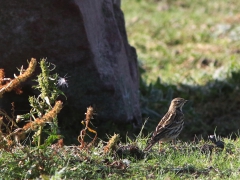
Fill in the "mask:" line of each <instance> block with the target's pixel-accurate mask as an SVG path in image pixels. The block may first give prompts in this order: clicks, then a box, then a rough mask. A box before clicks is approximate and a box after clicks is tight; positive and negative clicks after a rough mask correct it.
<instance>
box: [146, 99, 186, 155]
mask: <svg viewBox="0 0 240 180" xmlns="http://www.w3.org/2000/svg"><path fill="white" fill-rule="evenodd" d="M186 102H187V100H185V99H183V98H175V99H173V100H172V102H171V105H170V107H169V109H168V112H167V113H166V114H165V115H164V116H163V118H162V119H161V121H160V122H159V123H158V125H157V127H156V130H155V131H154V132H153V134H152V137H151V139H149V141H148V143H147V146H146V148H145V149H144V151H149V150H150V149H151V148H152V146H153V145H155V144H156V143H157V142H159V144H161V143H162V142H168V141H171V140H175V139H176V138H177V136H178V135H179V134H180V133H181V131H182V129H183V124H184V121H183V120H184V114H183V112H182V107H183V105H184V104H185V103H186Z"/></svg>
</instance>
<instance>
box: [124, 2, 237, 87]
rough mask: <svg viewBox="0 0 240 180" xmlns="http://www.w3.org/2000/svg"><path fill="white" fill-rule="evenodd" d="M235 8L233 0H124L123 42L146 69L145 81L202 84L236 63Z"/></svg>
mask: <svg viewBox="0 0 240 180" xmlns="http://www.w3.org/2000/svg"><path fill="white" fill-rule="evenodd" d="M239 5H240V2H238V1H236V0H230V1H225V0H220V1H207V0H201V1H190V0H189V1H182V0H176V1H165V0H163V1H158V0H155V1H154V0H149V1H143V0H133V1H127V0H123V1H122V9H123V12H124V14H125V20H126V26H127V32H128V38H129V41H130V44H131V45H133V46H134V47H135V48H136V49H137V53H138V56H139V61H140V62H141V64H142V67H143V68H144V69H145V70H146V73H145V74H144V79H145V80H146V81H147V82H153V81H155V80H156V78H157V77H160V78H161V79H162V81H163V82H165V83H168V84H173V83H174V84H177V83H185V84H191V85H195V84H197V85H199V84H200V85H204V84H205V83H206V82H208V81H209V80H211V79H213V77H212V76H213V74H214V73H215V72H216V70H217V69H218V68H220V67H225V66H226V65H228V63H229V62H230V61H231V60H238V61H239V58H240V54H239V52H238V53H236V52H237V50H239V45H240V41H239V36H240V30H239V28H240V16H239V13H238V12H239V11H238V7H239ZM204 59H206V60H207V61H208V62H207V64H206V65H205V64H203V63H202V60H204Z"/></svg>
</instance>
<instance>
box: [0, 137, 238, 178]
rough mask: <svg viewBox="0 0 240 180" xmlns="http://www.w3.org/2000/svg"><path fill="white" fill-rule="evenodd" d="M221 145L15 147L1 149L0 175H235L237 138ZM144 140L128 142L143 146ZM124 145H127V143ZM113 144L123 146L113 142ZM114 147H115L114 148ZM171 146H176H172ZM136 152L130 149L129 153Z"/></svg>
mask: <svg viewBox="0 0 240 180" xmlns="http://www.w3.org/2000/svg"><path fill="white" fill-rule="evenodd" d="M223 141H224V142H225V148H224V149H221V148H217V147H214V148H213V150H212V152H210V151H205V152H203V151H202V146H203V145H204V144H205V145H206V144H208V145H212V143H211V142H209V141H203V140H201V141H199V142H196V141H194V142H188V143H186V142H181V141H179V142H178V143H177V144H176V146H173V145H171V144H170V143H166V144H163V145H162V147H161V152H160V153H159V152H158V146H157V145H156V146H154V147H153V149H152V150H151V151H150V152H149V153H148V154H145V155H143V156H141V158H136V157H135V156H134V153H132V155H130V154H127V155H124V156H122V157H121V156H118V155H117V153H116V151H111V152H110V153H104V152H103V142H102V141H100V142H99V144H98V145H96V146H95V147H93V148H91V149H89V150H88V151H85V150H80V149H79V146H63V147H57V146H56V145H53V146H51V147H48V148H46V149H41V150H39V149H37V148H30V147H28V146H25V147H23V146H20V147H15V148H14V150H12V151H4V150H1V151H0V153H1V156H0V162H1V170H0V172H1V173H0V178H3V179H36V178H43V179H239V178H240V171H239V167H240V160H239V158H238V157H239V156H240V148H239V147H240V141H239V139H238V140H235V141H234V140H231V139H228V138H225V139H223ZM145 144H146V139H141V138H138V139H137V141H136V142H130V145H132V146H133V145H134V146H135V147H139V148H140V150H138V152H141V149H143V147H144V145H145ZM128 145H129V144H128ZM119 146H123V144H122V145H119ZM119 146H118V147H117V148H119ZM176 148H177V149H176ZM135 154H136V153H135Z"/></svg>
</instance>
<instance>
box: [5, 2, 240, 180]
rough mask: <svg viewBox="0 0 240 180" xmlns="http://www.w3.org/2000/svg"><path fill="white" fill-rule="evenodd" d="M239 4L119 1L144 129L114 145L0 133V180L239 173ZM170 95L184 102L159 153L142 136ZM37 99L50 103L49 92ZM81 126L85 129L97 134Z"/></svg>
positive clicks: (211, 176)
mask: <svg viewBox="0 0 240 180" xmlns="http://www.w3.org/2000/svg"><path fill="white" fill-rule="evenodd" d="M239 5H240V2H238V1H236V0H229V1H225V0H218V1H217V0H213V1H207V0H200V1H190V0H185V1H183V0H168V1H167V0H148V1H144V0H131V1H127V0H122V9H123V11H124V14H125V18H126V25H127V32H128V38H129V41H130V44H131V45H133V46H134V47H135V48H136V49H137V52H138V56H139V62H140V71H141V75H142V78H141V83H140V91H141V108H142V114H143V118H144V117H148V122H147V123H146V124H145V128H144V129H143V132H141V133H140V135H139V136H137V137H136V138H134V140H132V139H130V138H128V137H127V138H126V137H120V140H121V141H124V139H125V138H126V142H125V141H124V142H119V141H118V143H116V142H115V143H113V144H112V146H108V145H109V144H111V143H107V142H104V141H103V140H101V139H99V138H97V139H96V141H95V144H94V145H92V146H89V147H87V146H86V144H85V147H87V148H84V147H83V144H84V141H87V140H86V139H84V136H79V137H76V139H78V140H79V144H77V145H72V146H67V145H64V144H63V142H61V141H58V142H57V143H55V144H52V142H53V141H55V140H56V139H55V138H54V139H52V140H51V139H50V140H51V144H52V145H49V144H45V146H44V144H43V145H42V146H38V147H37V146H35V147H34V145H33V144H28V143H26V142H31V141H32V139H28V141H24V143H22V145H21V144H19V143H13V142H12V145H11V146H10V145H8V144H7V143H9V142H10V141H9V139H4V136H5V134H3V133H2V132H1V133H0V135H1V142H0V146H1V149H0V164H1V165H0V167H1V168H0V179H38V178H41V179H44V180H48V179H165V180H170V179H239V178H240V169H239V167H240V160H239V156H240V148H239V147H240V140H239V133H238V127H240V123H239V118H238V117H240V112H239V108H240V107H239V106H240V98H239V97H240V92H239V83H240V80H239V79H240V61H239V60H240V48H239V47H240V46H239V45H240V41H239V37H240V30H239V28H240V15H239V13H238V12H239V10H238V7H239ZM47 79H49V78H47ZM51 79H55V80H56V78H51ZM47 89H49V88H47ZM40 91H41V90H40ZM40 93H43V92H40ZM50 94H51V93H50ZM176 96H181V97H184V98H186V99H188V100H190V101H189V103H188V104H186V105H185V106H184V112H185V116H186V117H185V119H186V120H185V127H184V130H183V132H182V133H181V136H180V137H179V141H178V143H177V145H176V147H175V146H173V145H172V144H171V143H165V144H163V145H162V146H161V152H160V153H159V152H158V147H157V145H156V146H154V147H153V149H152V150H151V151H150V152H149V153H148V154H144V153H143V152H142V149H143V148H144V147H145V145H146V142H147V139H148V138H147V137H148V136H147V134H148V133H149V132H150V131H152V130H153V129H154V128H155V126H156V124H157V122H158V121H159V119H160V118H161V117H162V115H163V114H164V113H165V112H166V111H167V108H168V105H169V102H170V101H171V99H172V98H173V97H176ZM43 99H45V101H46V105H49V99H50V98H48V99H47V100H46V98H43ZM38 100H39V98H38ZM38 103H39V102H38ZM34 105H35V104H34ZM34 107H35V106H34ZM36 107H38V105H37V104H36ZM51 108H52V107H51V106H49V110H51ZM90 119H91V118H90ZM92 123H93V124H94V120H93V121H92ZM86 124H87V122H85V126H86V127H85V129H83V130H85V131H84V132H88V131H89V132H94V134H96V135H97V132H95V131H94V130H92V129H89V128H88V126H87V125H86ZM87 130H88V131H87ZM81 132H83V131H81ZM214 132H217V134H220V135H221V136H222V137H225V138H222V141H223V142H224V148H220V147H218V146H217V145H216V144H214V143H213V142H211V141H210V140H208V138H207V137H208V135H210V134H214ZM49 133H50V134H48V135H49V137H51V135H55V136H56V134H54V133H55V131H54V132H49ZM83 134H84V133H83ZM229 134H231V136H229ZM84 135H85V134H84ZM55 136H54V137H55ZM5 137H8V136H5ZM49 137H48V139H49ZM56 137H57V136H56ZM28 138H30V137H28ZM39 142H40V140H39ZM45 143H46V141H45ZM85 143H86V142H85ZM106 146H108V148H106ZM176 148H177V149H176Z"/></svg>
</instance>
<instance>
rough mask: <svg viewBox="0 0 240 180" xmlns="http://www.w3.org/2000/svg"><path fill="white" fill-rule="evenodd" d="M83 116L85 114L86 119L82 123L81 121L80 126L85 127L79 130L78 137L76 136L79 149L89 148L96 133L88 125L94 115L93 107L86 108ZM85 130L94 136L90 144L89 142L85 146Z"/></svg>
mask: <svg viewBox="0 0 240 180" xmlns="http://www.w3.org/2000/svg"><path fill="white" fill-rule="evenodd" d="M85 114H86V119H85V120H84V121H82V124H83V125H84V126H85V128H84V129H83V130H81V132H80V135H79V136H78V141H79V143H80V149H84V148H89V147H91V146H92V145H93V144H94V142H95V141H96V139H97V132H96V131H95V130H93V129H91V128H90V127H89V124H90V123H91V119H93V115H94V112H93V107H91V106H89V107H88V108H87V112H86V113H85ZM87 130H88V131H89V132H91V133H94V134H95V136H94V138H93V140H92V142H90V143H89V144H88V145H86V143H85V141H84V137H85V135H86V133H87Z"/></svg>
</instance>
